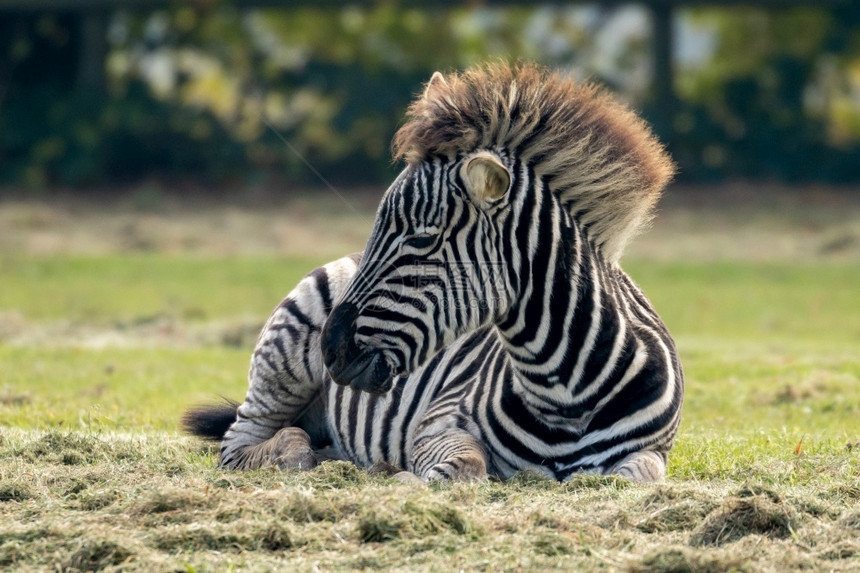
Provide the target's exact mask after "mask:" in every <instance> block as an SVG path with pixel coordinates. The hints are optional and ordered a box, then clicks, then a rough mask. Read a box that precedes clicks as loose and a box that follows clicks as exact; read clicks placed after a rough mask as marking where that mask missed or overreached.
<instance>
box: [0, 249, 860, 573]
mask: <svg viewBox="0 0 860 573" xmlns="http://www.w3.org/2000/svg"><path fill="white" fill-rule="evenodd" d="M322 262H325V261H323V260H315V259H299V258H278V257H231V258H216V257H191V256H186V255H164V254H123V255H119V254H117V255H103V256H98V257H84V256H59V255H55V256H43V257H38V256H16V255H4V256H2V257H0V321H2V324H0V568H10V569H24V570H26V569H33V570H43V569H52V568H64V567H65V568H69V569H80V570H87V569H90V570H98V569H139V570H178V569H181V570H198V571H202V570H225V569H230V568H233V569H240V570H308V571H310V570H323V571H325V570H333V569H358V570H361V569H379V568H382V569H397V570H428V571H429V570H453V569H465V570H487V571H495V570H538V569H559V570H662V571H683V570H691V571H721V570H728V569H736V570H751V571H752V570H754V571H759V570H772V571H783V570H788V569H798V568H811V569H814V570H830V569H832V570H842V571H849V570H857V569H860V294H858V293H860V287H858V285H860V265H858V264H849V263H845V262H842V263H838V262H830V263H825V262H804V263H799V264H793V263H791V262H778V263H777V262H774V263H764V264H762V263H750V262H708V263H705V262H678V261H675V262H652V261H646V260H629V261H625V262H624V265H623V266H624V267H625V268H626V269H627V270H628V272H630V274H631V275H633V277H634V278H635V279H636V280H637V281H638V282H639V283H640V285H641V286H642V287H643V289H644V290H645V292H646V293H647V295H648V296H649V297H650V298H651V300H652V301H653V303H654V305H655V306H656V308H657V310H658V311H659V312H660V314H661V316H663V317H664V320H665V322H666V323H667V325H668V327H669V330H670V331H671V332H672V333H673V334H674V336H675V338H676V341H677V342H678V346H679V350H680V352H681V356H682V361H683V364H684V369H685V374H686V381H687V393H686V398H685V404H684V418H683V423H682V426H681V430H680V432H679V435H678V439H677V443H676V447H675V449H674V450H673V454H672V456H671V459H670V465H669V478H668V481H667V483H666V484H663V485H660V486H632V485H630V484H628V483H627V482H624V481H623V480H619V479H614V478H597V477H594V476H586V477H582V478H577V479H574V480H573V481H571V482H570V483H567V484H556V483H554V482H549V481H547V480H544V479H542V478H540V477H537V476H533V475H529V474H524V475H521V476H519V477H517V478H515V479H514V480H513V481H512V482H508V483H497V482H494V481H489V482H486V483H480V484H453V485H452V484H431V485H430V486H429V487H420V486H419V487H416V486H414V485H413V486H407V485H404V484H400V483H397V482H394V481H392V480H390V479H389V478H386V477H384V476H371V475H368V474H367V473H366V472H361V471H358V470H356V469H354V468H352V467H351V466H349V465H348V464H343V463H327V464H323V465H322V466H321V467H320V468H318V469H317V470H314V471H313V472H310V473H308V474H290V473H281V472H277V471H274V470H261V471H259V472H252V473H249V474H237V473H227V472H220V471H218V470H216V469H214V467H213V466H214V464H215V462H216V456H215V452H216V450H217V448H213V447H212V446H210V445H206V444H203V443H202V442H199V441H197V440H194V439H189V438H184V437H181V436H179V434H178V431H177V420H178V418H179V416H180V415H181V413H182V411H183V409H185V408H186V407H188V406H189V405H191V404H194V403H199V402H201V401H211V400H217V399H218V396H219V395H223V396H226V397H230V398H234V399H241V398H242V396H243V394H244V389H245V385H246V380H245V374H246V371H247V366H248V359H249V357H250V353H251V350H252V348H253V344H254V337H255V336H256V332H257V331H258V330H259V328H260V326H261V325H262V324H263V322H264V321H265V319H266V318H267V316H268V313H269V311H270V310H271V309H272V308H273V307H274V306H275V305H276V304H277V303H278V301H279V300H280V299H281V297H282V296H283V295H284V294H286V292H288V291H289V289H290V288H291V287H292V285H294V284H295V283H296V282H297V281H298V280H299V279H300V278H301V276H302V275H303V274H304V273H306V272H307V271H309V270H311V269H312V268H313V267H314V266H315V265H317V264H319V263H322Z"/></svg>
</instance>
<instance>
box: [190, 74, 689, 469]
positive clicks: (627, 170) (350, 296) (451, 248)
mask: <svg viewBox="0 0 860 573" xmlns="http://www.w3.org/2000/svg"><path fill="white" fill-rule="evenodd" d="M408 115H409V120H408V122H407V123H406V124H405V125H404V126H403V127H402V128H401V129H400V131H399V132H398V133H397V135H396V136H395V140H394V147H393V148H394V152H395V156H396V157H397V158H405V159H406V161H407V166H406V168H405V169H404V170H403V172H402V173H401V174H400V176H399V177H398V178H397V179H396V180H395V181H394V183H393V184H392V185H391V187H390V188H389V189H388V191H387V192H386V193H385V195H384V197H383V199H382V202H381V205H380V207H379V211H378V213H377V216H376V222H375V226H374V229H373V232H372V234H371V236H370V239H369V241H368V243H367V248H366V251H365V252H364V255H363V256H362V255H354V256H352V257H348V258H344V259H341V260H339V261H335V262H333V263H330V264H328V265H326V266H324V267H322V268H319V269H317V270H315V271H313V272H312V273H311V274H310V275H308V276H307V277H306V278H305V279H304V280H303V281H302V282H301V283H300V284H299V285H298V286H297V287H296V289H295V290H293V291H292V292H291V293H290V294H289V295H288V296H287V297H286V299H285V300H284V301H283V302H282V303H281V305H280V306H279V307H278V308H277V309H276V310H275V312H274V314H273V315H272V317H271V318H270V319H269V322H268V324H266V326H265V328H264V329H263V333H262V335H261V337H260V340H259V342H258V344H257V348H256V350H255V352H254V355H253V358H252V361H251V371H250V375H249V378H250V387H249V389H248V394H247V396H246V398H245V402H244V403H243V404H241V405H240V406H238V409H236V408H235V407H234V406H231V407H225V408H223V409H220V410H219V409H217V408H215V409H212V408H202V409H198V410H192V411H190V412H189V413H188V414H187V416H186V419H185V424H186V427H187V428H189V429H190V430H191V431H192V432H195V433H197V434H199V435H204V436H209V437H213V438H221V437H222V435H223V443H222V446H221V466H223V467H225V468H242V469H248V468H257V467H261V466H266V465H278V466H280V467H283V468H302V469H305V468H310V467H313V466H314V465H316V464H317V463H318V461H319V460H320V459H323V458H324V457H337V458H340V459H346V460H351V461H353V462H355V463H357V464H359V465H362V466H370V465H373V464H377V463H383V464H388V465H390V466H394V467H395V468H401V469H403V470H406V471H408V472H412V473H414V474H416V475H417V476H419V477H420V478H422V479H425V480H427V479H440V478H449V479H474V478H480V477H483V476H486V475H487V474H492V475H497V476H499V477H502V478H507V477H510V476H511V475H513V474H514V473H515V472H517V471H518V470H523V469H532V470H537V471H540V472H543V473H544V474H546V475H549V476H552V477H554V478H556V479H559V480H564V479H566V478H568V477H570V476H571V475H572V474H574V473H576V472H595V473H603V474H608V473H613V474H620V475H623V476H627V477H629V478H631V479H633V480H637V481H657V480H661V479H662V478H663V477H664V475H665V467H666V458H667V453H668V451H669V449H670V448H671V446H672V442H673V439H674V436H675V432H676V429H677V427H678V422H679V417H680V410H681V399H682V395H683V378H682V373H681V367H680V364H679V362H678V357H677V353H676V351H675V347H674V344H673V341H672V339H671V338H670V336H669V334H668V332H667V331H666V328H665V327H664V325H663V324H662V322H661V321H660V319H659V318H658V316H657V314H656V313H655V312H654V310H653V309H652V308H651V305H650V304H649V302H648V300H647V299H646V298H645V296H644V295H643V294H642V292H641V291H640V290H639V289H638V288H637V286H636V285H635V284H634V283H633V281H632V280H631V279H630V278H629V277H628V276H627V275H626V274H625V273H624V272H623V271H622V270H621V268H620V267H619V265H618V260H619V258H620V256H621V253H622V250H623V248H624V245H625V243H626V242H627V240H628V239H629V238H630V236H631V235H633V234H634V233H635V232H636V231H637V229H638V228H639V227H640V226H641V225H642V224H643V223H644V222H645V221H646V220H647V219H648V217H649V214H650V212H651V209H652V207H653V205H654V203H655V202H656V200H657V198H658V196H659V194H660V192H661V191H662V188H663V187H664V185H665V184H666V182H667V180H668V179H669V178H670V177H671V174H672V169H673V168H672V164H671V162H670V160H669V159H668V157H667V156H666V154H665V153H664V151H663V148H662V147H661V146H660V144H659V143H658V142H657V141H656V140H655V138H654V137H653V136H652V135H651V133H650V131H649V130H648V128H647V127H646V126H645V125H644V123H643V122H642V121H641V120H639V119H638V118H637V117H636V116H635V115H634V114H633V113H632V112H631V111H629V110H628V109H626V108H625V107H623V106H622V105H620V104H618V103H616V102H614V101H613V100H612V99H611V98H610V97H609V96H608V95H606V94H604V93H602V92H600V91H599V90H598V89H596V88H595V87H593V86H589V85H581V84H577V83H575V82H574V81H572V80H570V79H568V78H565V77H563V76H561V75H559V74H557V73H551V72H549V71H547V70H544V69H542V68H540V67H538V66H536V65H532V64H521V65H516V66H507V65H503V64H496V65H489V66H485V67H480V68H477V69H472V70H469V71H466V72H464V73H462V74H451V75H448V76H442V75H441V74H439V73H436V74H434V75H433V77H432V78H431V80H430V82H429V83H428V85H427V86H426V90H425V92H424V94H423V96H422V97H420V98H419V99H417V101H415V102H414V103H413V104H412V105H411V107H410V108H409V112H408ZM332 382H335V383H332ZM228 427H229V429H227V428H228ZM225 430H226V433H224V432H225ZM327 446H330V447H327ZM323 448H325V449H324V450H323Z"/></svg>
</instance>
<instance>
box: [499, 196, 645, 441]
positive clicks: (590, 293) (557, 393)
mask: <svg viewBox="0 0 860 573" xmlns="http://www.w3.org/2000/svg"><path fill="white" fill-rule="evenodd" d="M544 218H545V220H544V221H543V222H544V223H550V224H551V227H552V232H551V233H549V232H544V233H541V234H540V238H541V239H542V240H544V241H546V243H547V244H537V245H531V248H530V253H531V254H532V256H531V257H530V258H529V259H528V263H527V265H528V267H529V268H528V269H526V268H523V269H522V271H523V272H521V273H520V277H521V281H522V282H521V285H520V287H521V288H520V293H519V296H518V297H517V299H516V301H515V302H514V304H513V305H512V307H511V308H510V310H509V312H508V313H507V314H506V316H505V317H504V319H503V320H501V321H499V322H497V325H496V326H497V329H498V332H499V334H500V335H501V337H502V339H503V341H504V345H505V347H506V350H507V352H508V356H509V363H510V365H511V368H512V369H513V376H512V377H511V379H512V381H513V387H512V388H511V389H510V390H511V391H513V392H514V393H515V394H517V395H518V396H519V397H520V398H521V399H522V400H523V402H524V404H525V405H526V406H527V407H528V408H529V409H530V410H531V411H533V412H534V413H535V414H536V415H540V417H541V418H542V419H544V420H545V421H547V422H548V423H553V422H554V421H555V422H558V423H566V424H569V423H575V422H576V420H580V421H581V423H583V424H587V422H588V420H585V419H584V418H583V415H584V413H586V412H591V411H593V410H594V406H595V405H596V404H597V403H598V402H599V401H600V400H601V399H602V398H605V396H604V395H603V394H605V392H601V389H603V388H604V387H608V386H609V385H608V384H606V382H607V381H608V378H609V377H610V375H611V374H612V371H611V370H612V364H615V363H616V362H617V361H618V359H619V357H624V356H625V355H628V356H629V355H632V354H631V353H633V352H634V351H635V341H633V340H631V339H630V338H629V336H628V335H627V333H626V329H625V326H624V324H625V319H624V316H623V312H622V308H621V304H622V303H621V301H620V299H619V296H618V290H617V289H618V281H617V273H618V270H617V269H615V268H614V267H613V266H612V265H611V264H610V263H607V262H606V261H605V260H604V259H603V258H602V257H601V256H600V255H599V253H598V252H596V251H595V249H594V248H593V246H592V245H591V244H590V242H589V241H588V239H587V236H586V234H585V232H584V231H583V230H582V229H581V228H580V227H579V226H578V225H577V224H576V223H575V222H574V221H572V220H571V219H570V218H569V217H566V216H564V214H562V215H560V216H559V214H558V213H552V212H550V213H547V214H546V215H545V217H544ZM544 229H546V227H544ZM551 241H554V242H551Z"/></svg>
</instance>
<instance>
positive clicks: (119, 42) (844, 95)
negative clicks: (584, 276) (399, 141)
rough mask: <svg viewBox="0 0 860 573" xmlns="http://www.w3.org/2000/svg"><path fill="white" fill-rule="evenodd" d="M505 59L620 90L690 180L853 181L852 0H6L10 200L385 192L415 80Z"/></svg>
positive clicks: (0, 156) (1, 96)
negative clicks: (184, 189)
mask: <svg viewBox="0 0 860 573" xmlns="http://www.w3.org/2000/svg"><path fill="white" fill-rule="evenodd" d="M498 57H501V58H506V59H516V58H527V59H534V60H537V61H540V62H543V63H545V64H548V65H550V66H554V67H557V68H560V69H563V70H569V71H570V72H571V73H573V74H576V75H577V76H579V77H583V78H590V79H595V80H598V81H600V82H603V83H605V84H606V85H608V86H609V87H610V88H611V89H612V90H614V91H616V92H618V93H619V94H620V95H621V97H623V98H624V99H626V100H627V101H629V102H630V103H631V104H632V105H633V106H634V107H635V108H636V109H638V110H639V111H641V112H642V113H643V114H644V115H645V116H646V117H647V118H648V119H649V120H650V121H651V122H652V123H653V124H654V126H655V129H656V130H657V132H658V133H659V135H660V136H661V137H662V138H663V140H664V141H666V142H668V144H669V147H670V149H671V151H672V153H673V155H674V157H675V158H676V160H677V162H678V164H679V166H680V172H679V178H678V181H679V182H681V183H691V184H703V183H714V182H724V181H752V182H768V183H774V182H777V183H784V184H787V185H796V184H810V183H821V184H828V185H831V184H832V185H846V184H848V185H853V186H855V187H856V183H857V182H858V181H860V2H856V1H853V0H814V1H813V0H808V1H801V0H758V1H755V0H749V1H747V2H736V1H730V0H713V1H707V0H643V1H641V2H633V3H621V2H614V1H610V2H573V1H569V2H564V1H558V2H531V1H525V0H521V1H507V2H495V1H483V2H480V1H476V2H466V3H459V2H448V1H445V2H417V1H404V0H402V1H399V2H398V1H389V2H372V1H354V2H334V1H311V0H308V1H300V0H238V1H234V2H229V1H226V0H225V1H219V0H192V1H187V2H178V1H169V0H0V185H2V187H0V194H5V195H7V196H8V195H10V194H14V195H17V196H20V195H22V194H28V193H29V194H33V193H39V194H44V193H50V192H51V190H52V189H57V188H62V189H65V190H68V189H77V190H78V191H76V193H80V194H86V193H87V192H93V190H94V189H98V190H100V192H104V190H105V189H111V190H116V192H119V191H118V190H127V189H128V188H129V187H131V188H133V189H136V190H137V192H138V193H144V194H145V193H146V191H143V192H141V191H140V188H139V186H140V183H141V182H142V181H144V182H148V186H147V187H146V188H147V189H149V191H148V192H149V193H154V191H153V189H157V192H159V193H160V192H167V193H170V192H171V190H180V191H181V185H180V184H186V185H187V184H193V185H194V186H195V188H196V189H197V190H198V191H202V192H203V193H213V194H215V193H218V192H220V191H223V190H224V188H225V186H227V187H232V188H236V187H239V188H248V187H255V186H256V187H260V186H267V185H269V186H275V187H277V188H278V189H279V192H282V193H290V190H291V189H295V188H299V187H301V188H308V187H319V186H325V184H324V183H323V181H326V182H329V183H330V184H331V185H335V186H337V187H338V188H339V189H340V188H343V189H344V190H345V192H349V187H351V186H367V185H374V186H376V185H384V184H385V183H386V182H387V181H389V180H390V179H391V177H392V175H393V173H394V172H395V171H396V170H397V166H392V164H391V162H390V157H389V151H388V147H389V142H390V139H391V136H392V134H393V133H394V131H395V129H396V128H397V126H398V123H399V122H400V121H402V119H403V113H404V110H405V108H406V106H407V104H408V103H409V101H410V99H411V98H412V97H413V96H414V94H415V93H416V92H417V91H419V90H420V89H421V83H422V82H424V81H426V80H427V79H428V78H429V76H430V74H431V73H432V72H433V71H435V70H453V69H460V68H463V67H465V66H468V65H470V64H474V63H476V62H481V61H485V60H487V59H488V58H498ZM155 182H157V183H155ZM88 190H89V191H88Z"/></svg>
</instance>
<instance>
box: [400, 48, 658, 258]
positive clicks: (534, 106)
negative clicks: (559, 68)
mask: <svg viewBox="0 0 860 573" xmlns="http://www.w3.org/2000/svg"><path fill="white" fill-rule="evenodd" d="M407 117H408V121H407V122H406V123H405V124H404V125H403V127H401V128H400V130H399V131H398V132H397V134H396V135H395V136H394V141H393V144H392V149H393V154H394V157H395V159H399V158H405V159H406V161H407V162H409V163H410V164H413V163H417V162H420V161H424V160H426V159H428V158H430V157H434V156H447V157H454V156H456V155H457V154H460V153H469V152H471V151H474V150H477V149H498V150H506V151H508V152H509V153H511V154H512V155H514V156H515V157H516V158H518V159H520V160H523V161H526V162H528V163H529V164H531V165H532V166H533V168H534V171H535V174H536V175H537V176H539V177H543V178H544V180H545V181H546V182H547V184H548V185H549V188H550V189H551V190H552V191H553V192H554V193H556V194H557V195H558V197H559V199H560V200H561V201H562V202H563V203H564V204H565V205H566V206H567V207H568V209H569V211H570V213H571V214H572V215H573V216H574V217H575V218H577V220H579V221H580V222H581V223H582V224H583V225H584V226H585V227H586V228H587V229H588V233H589V235H590V237H591V239H592V241H593V242H594V244H595V245H596V246H598V247H599V248H600V249H601V250H602V252H603V254H604V256H606V257H607V258H608V259H609V260H612V261H617V260H618V259H619V258H620V257H621V254H622V252H623V250H624V246H625V245H626V243H627V241H628V240H629V239H630V237H631V236H633V235H634V234H635V233H636V231H637V230H639V229H640V228H641V227H642V225H643V224H645V223H646V222H647V221H648V220H649V219H650V216H651V212H652V210H653V207H654V204H655V203H656V202H657V199H658V198H659V196H660V194H661V192H662V190H663V188H664V187H665V186H666V183H667V182H668V181H669V179H670V178H671V177H672V174H673V173H674V165H673V163H672V160H671V159H670V158H669V156H668V154H667V153H666V152H665V150H664V148H663V146H662V145H661V144H660V143H659V142H658V141H657V139H656V137H654V135H653V134H652V133H651V130H650V129H649V128H648V126H647V125H646V124H645V122H644V121H642V120H641V119H640V118H639V117H637V116H636V114H635V113H634V112H633V111H631V110H630V109H628V108H627V107H626V106H624V105H622V104H621V103H619V102H617V101H615V100H614V99H613V98H612V97H611V96H610V95H608V94H607V93H605V92H603V91H602V90H601V89H599V88H598V87H596V86H594V85H593V84H588V83H577V82H575V81H574V80H573V79H571V78H568V77H565V76H563V75H561V74H559V73H557V72H551V71H549V70H547V69H545V68H543V67H541V66H539V65H537V64H532V63H522V64H516V65H508V64H504V63H495V64H488V65H485V66H481V67H476V68H472V69H470V70H467V71H465V72H463V73H452V74H448V75H446V76H441V75H439V74H434V76H433V78H432V79H431V80H430V82H429V83H428V84H427V88H426V90H425V92H424V94H423V95H422V96H421V97H420V98H418V99H417V100H416V101H414V102H413V103H412V104H411V105H410V107H409V110H408V112H407Z"/></svg>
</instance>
